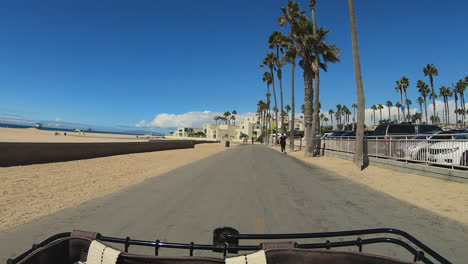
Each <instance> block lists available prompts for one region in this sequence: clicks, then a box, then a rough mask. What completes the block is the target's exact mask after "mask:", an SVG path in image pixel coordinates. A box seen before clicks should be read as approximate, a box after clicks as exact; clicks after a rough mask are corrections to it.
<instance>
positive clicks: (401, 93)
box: [398, 90, 406, 121]
mask: <svg viewBox="0 0 468 264" xmlns="http://www.w3.org/2000/svg"><path fill="white" fill-rule="evenodd" d="M400 98H401V104H402V105H405V103H404V102H403V91H401V90H400ZM402 114H403V119H404V120H405V121H406V118H405V114H404V113H403V111H402ZM398 119H400V118H398ZM398 121H400V120H398Z"/></svg>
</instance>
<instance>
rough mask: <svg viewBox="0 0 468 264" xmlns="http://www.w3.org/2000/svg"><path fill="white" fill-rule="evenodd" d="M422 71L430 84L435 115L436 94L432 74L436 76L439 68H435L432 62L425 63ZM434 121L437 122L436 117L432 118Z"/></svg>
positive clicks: (434, 113)
mask: <svg viewBox="0 0 468 264" xmlns="http://www.w3.org/2000/svg"><path fill="white" fill-rule="evenodd" d="M423 73H424V76H429V83H430V84H431V91H432V93H431V95H432V96H431V98H432V107H433V110H434V112H433V115H434V116H436V113H437V112H436V103H435V99H436V98H437V94H436V92H435V89H434V76H438V75H439V70H437V68H436V67H435V66H434V65H433V64H427V65H426V67H424V68H423ZM434 121H435V124H437V118H433V122H432V123H434Z"/></svg>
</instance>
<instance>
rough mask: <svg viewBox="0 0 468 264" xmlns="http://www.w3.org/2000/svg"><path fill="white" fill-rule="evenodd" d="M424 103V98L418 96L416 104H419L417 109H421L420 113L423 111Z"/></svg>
mask: <svg viewBox="0 0 468 264" xmlns="http://www.w3.org/2000/svg"><path fill="white" fill-rule="evenodd" d="M424 103H426V101H425V100H424V98H423V97H422V96H419V97H418V104H419V109H421V114H422V112H423V107H422V106H423V104H424Z"/></svg>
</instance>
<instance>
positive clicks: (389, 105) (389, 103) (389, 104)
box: [385, 101, 393, 122]
mask: <svg viewBox="0 0 468 264" xmlns="http://www.w3.org/2000/svg"><path fill="white" fill-rule="evenodd" d="M385 105H386V106H387V108H388V121H389V122H390V120H392V118H391V116H390V107H392V106H393V103H392V101H387V102H386V103H385Z"/></svg>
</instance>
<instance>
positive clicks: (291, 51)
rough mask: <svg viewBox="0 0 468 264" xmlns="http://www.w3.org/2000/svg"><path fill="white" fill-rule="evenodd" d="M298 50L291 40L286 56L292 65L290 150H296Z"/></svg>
mask: <svg viewBox="0 0 468 264" xmlns="http://www.w3.org/2000/svg"><path fill="white" fill-rule="evenodd" d="M297 53H298V48H297V46H296V44H295V43H294V41H293V40H292V39H289V44H288V49H287V50H286V53H285V55H284V59H285V60H286V62H288V63H289V64H291V106H292V107H291V110H292V112H291V124H290V127H289V148H290V149H291V150H293V149H294V122H295V120H294V119H295V111H296V105H295V102H294V69H295V67H296V57H297Z"/></svg>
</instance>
